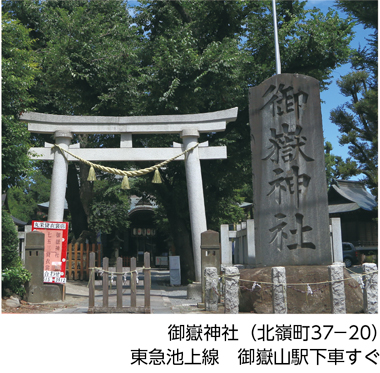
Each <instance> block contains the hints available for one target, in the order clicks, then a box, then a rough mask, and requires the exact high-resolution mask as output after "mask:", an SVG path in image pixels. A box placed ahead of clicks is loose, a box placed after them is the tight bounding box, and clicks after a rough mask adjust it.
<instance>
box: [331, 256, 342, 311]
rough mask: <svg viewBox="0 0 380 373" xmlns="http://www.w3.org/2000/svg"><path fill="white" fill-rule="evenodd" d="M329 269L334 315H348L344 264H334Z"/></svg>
mask: <svg viewBox="0 0 380 373" xmlns="http://www.w3.org/2000/svg"><path fill="white" fill-rule="evenodd" d="M328 267H329V275H330V281H331V283H330V298H331V307H332V313H346V295H345V293H344V281H343V263H342V265H337V264H333V265H330V266H328Z"/></svg>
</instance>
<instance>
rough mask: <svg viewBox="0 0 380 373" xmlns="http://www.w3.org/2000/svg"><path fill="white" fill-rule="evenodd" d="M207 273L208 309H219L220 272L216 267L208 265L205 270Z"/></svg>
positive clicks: (205, 273)
mask: <svg viewBox="0 0 380 373" xmlns="http://www.w3.org/2000/svg"><path fill="white" fill-rule="evenodd" d="M204 275H205V307H206V311H217V310H218V299H219V295H218V281H219V277H218V272H217V269H216V268H214V267H207V268H205V270H204Z"/></svg>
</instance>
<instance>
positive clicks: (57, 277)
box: [32, 220, 69, 284]
mask: <svg viewBox="0 0 380 373" xmlns="http://www.w3.org/2000/svg"><path fill="white" fill-rule="evenodd" d="M32 231H39V232H42V233H44V234H45V249H44V282H45V283H59V284H64V283H66V255H67V240H68V233H69V223H66V222H51V221H34V220H33V221H32Z"/></svg>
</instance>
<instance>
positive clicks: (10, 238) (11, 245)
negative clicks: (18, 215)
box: [1, 210, 31, 296]
mask: <svg viewBox="0 0 380 373" xmlns="http://www.w3.org/2000/svg"><path fill="white" fill-rule="evenodd" d="M1 229H2V237H1V245H2V248H1V264H2V272H1V287H2V290H3V293H4V289H10V290H11V291H12V293H15V294H18V295H20V296H22V295H24V293H25V288H24V285H25V283H26V282H27V281H29V280H30V278H31V274H30V272H29V271H27V270H26V269H25V268H24V267H23V265H22V262H21V259H20V257H19V256H18V237H17V231H16V229H15V225H14V223H13V219H12V217H11V215H10V214H9V213H8V212H7V211H5V210H2V221H1Z"/></svg>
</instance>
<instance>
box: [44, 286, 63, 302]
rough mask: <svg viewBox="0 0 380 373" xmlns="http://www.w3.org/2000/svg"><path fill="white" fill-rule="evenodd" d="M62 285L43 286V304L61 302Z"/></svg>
mask: <svg viewBox="0 0 380 373" xmlns="http://www.w3.org/2000/svg"><path fill="white" fill-rule="evenodd" d="M63 291H64V288H63V285H59V284H44V285H43V298H44V302H57V301H61V300H63Z"/></svg>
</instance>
